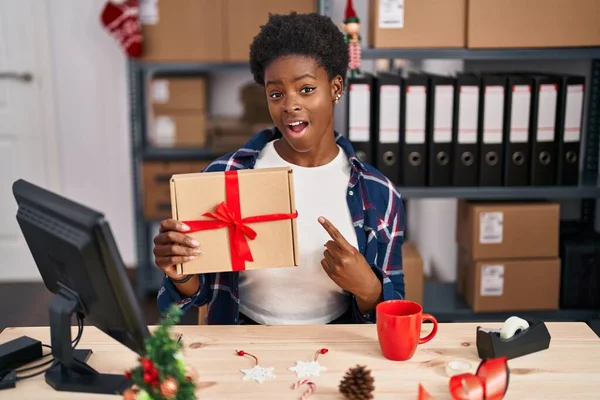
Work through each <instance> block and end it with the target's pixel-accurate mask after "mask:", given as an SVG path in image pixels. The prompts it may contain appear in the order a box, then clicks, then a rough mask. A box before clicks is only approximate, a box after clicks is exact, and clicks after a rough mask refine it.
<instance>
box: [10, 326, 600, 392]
mask: <svg viewBox="0 0 600 400" xmlns="http://www.w3.org/2000/svg"><path fill="white" fill-rule="evenodd" d="M482 325H483V326H486V327H499V326H500V325H499V324H497V323H490V324H482ZM547 325H548V328H549V330H550V333H551V335H552V342H551V344H550V349H548V350H545V351H543V352H538V353H534V354H530V355H527V356H524V357H521V358H518V359H514V360H510V361H509V367H510V369H511V376H510V386H509V388H508V393H507V395H506V397H505V399H508V400H510V399H528V400H535V399H544V400H549V399H561V400H565V399H598V398H599V396H600V339H598V337H597V336H596V335H595V334H594V333H593V332H592V330H591V329H590V328H589V327H588V326H587V325H585V324H584V323H548V324H547ZM429 326H430V325H429ZM476 327H477V324H463V323H461V324H440V326H439V331H438V334H437V336H436V337H435V338H434V339H433V340H432V341H431V342H429V343H427V344H425V345H422V346H420V348H419V349H418V350H417V352H416V354H415V356H414V357H413V359H412V360H410V361H407V362H392V361H388V360H386V359H385V358H383V356H382V355H381V352H380V350H379V344H378V342H377V333H376V328H375V326H374V325H345V326H344V325H329V326H316V327H297V326H296V327H294V326H288V327H282V326H181V327H177V329H175V332H179V333H182V334H183V337H182V340H183V342H184V344H185V355H186V360H187V362H188V363H189V364H191V365H193V366H194V367H195V368H196V369H197V370H198V372H199V374H200V379H201V381H203V382H215V384H214V385H212V386H208V387H205V388H203V389H201V390H199V391H198V398H199V399H203V400H208V399H240V400H241V399H278V400H285V399H297V398H299V396H300V394H301V392H302V390H301V389H299V390H297V391H292V390H291V389H290V385H292V384H293V383H294V382H295V381H296V379H297V378H296V375H295V374H294V373H293V372H291V371H288V367H291V366H293V365H294V364H295V362H296V361H297V360H306V361H308V360H310V359H312V357H313V356H314V353H315V351H316V350H317V349H319V348H321V347H326V348H328V349H329V353H328V354H325V355H321V356H319V361H320V362H321V365H323V366H325V367H326V368H327V371H324V372H322V373H321V376H319V377H314V378H312V379H313V380H314V382H315V383H316V384H317V390H316V392H315V393H314V394H313V395H312V396H311V398H310V399H315V400H317V399H342V397H341V395H340V394H339V393H338V391H337V386H338V383H339V382H340V380H341V379H342V377H343V375H344V373H345V371H346V370H347V369H348V368H349V367H351V366H354V365H356V364H366V365H367V366H368V367H369V368H371V369H372V372H373V376H374V378H375V386H376V391H375V399H411V400H415V399H417V388H418V384H419V382H420V383H422V384H423V385H424V387H425V388H426V389H427V390H428V391H429V392H430V393H431V394H432V395H433V396H435V398H436V399H438V400H441V399H450V396H449V392H448V382H449V378H448V377H447V376H446V374H445V363H446V362H447V361H448V360H450V359H455V358H459V359H464V360H467V361H469V362H470V363H471V365H472V368H471V371H470V372H475V369H476V367H477V366H478V364H479V362H480V360H479V359H478V357H477V349H476V347H475V343H474V341H475V332H476ZM75 329H76V328H75ZM75 329H74V330H73V332H74V333H75ZM428 329H430V328H429V327H428V326H426V327H424V328H423V330H424V331H425V330H428ZM424 333H425V332H424ZM21 335H28V336H31V337H35V338H38V339H40V340H42V342H43V343H49V331H48V328H45V327H43V328H40V327H36V328H16V329H15V328H9V329H6V330H5V331H4V332H2V334H0V342H5V341H8V340H10V339H14V338H16V337H18V336H21ZM78 348H81V349H83V348H91V349H92V350H93V351H94V354H93V355H92V357H91V358H90V360H89V361H88V363H89V364H90V365H91V366H92V367H94V368H96V369H98V370H99V371H101V372H106V373H121V372H123V371H124V370H125V369H128V368H130V367H131V366H133V365H134V364H135V360H136V355H135V354H134V353H133V352H131V351H130V350H128V349H127V348H125V347H124V346H122V345H121V344H119V343H117V342H115V341H114V340H112V339H111V338H109V337H108V336H106V335H104V334H103V333H101V332H99V331H98V330H96V329H95V328H93V327H89V326H88V327H85V329H84V334H83V338H82V339H81V342H80V345H79V346H78ZM236 349H243V350H245V351H248V352H250V353H252V354H254V355H256V356H257V357H258V360H259V362H260V365H261V366H263V367H269V366H272V367H275V374H276V380H274V381H269V382H265V383H263V384H259V383H256V382H252V381H243V380H242V376H243V374H242V373H241V372H240V369H242V368H251V366H252V362H253V360H252V359H251V358H250V357H239V356H237V355H236V354H235V350H236ZM42 396H43V397H42ZM4 398H10V399H18V400H38V399H42V398H43V399H48V400H55V399H56V400H58V399H65V400H69V399H90V400H94V399H108V398H115V399H117V398H119V396H103V395H85V394H77V393H59V392H55V391H54V390H53V389H51V388H50V387H49V386H47V385H46V383H45V381H44V377H43V375H40V376H38V377H36V378H33V379H30V380H26V381H23V382H18V383H17V388H15V389H10V390H5V391H0V399H4Z"/></svg>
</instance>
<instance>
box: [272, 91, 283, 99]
mask: <svg viewBox="0 0 600 400" xmlns="http://www.w3.org/2000/svg"><path fill="white" fill-rule="evenodd" d="M269 97H270V98H272V99H278V98H279V97H281V93H279V92H273V93H271V94H270V95H269Z"/></svg>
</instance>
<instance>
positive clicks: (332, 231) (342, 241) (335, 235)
mask: <svg viewBox="0 0 600 400" xmlns="http://www.w3.org/2000/svg"><path fill="white" fill-rule="evenodd" d="M319 222H320V223H321V225H323V228H325V230H326V231H327V233H329V236H331V238H332V239H333V240H334V241H335V242H336V243H338V244H339V245H340V246H341V247H342V248H348V246H350V243H348V241H346V238H344V236H343V235H342V234H341V233H340V231H338V229H337V228H336V227H335V226H333V224H332V223H331V222H329V220H327V219H326V218H323V217H319Z"/></svg>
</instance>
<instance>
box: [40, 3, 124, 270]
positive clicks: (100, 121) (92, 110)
mask: <svg viewBox="0 0 600 400" xmlns="http://www.w3.org/2000/svg"><path fill="white" fill-rule="evenodd" d="M46 1H48V2H49V7H48V10H49V15H48V18H49V26H50V32H49V36H50V38H51V46H52V49H51V54H52V57H53V63H54V73H55V77H54V78H55V88H56V93H55V99H56V104H55V107H56V110H57V132H58V138H59V149H60V154H61V176H60V178H61V179H60V180H61V184H62V192H63V194H64V195H66V196H68V197H70V198H72V199H73V200H75V201H79V202H81V203H83V204H85V205H87V206H89V207H92V208H96V209H97V210H99V211H102V212H104V213H105V214H106V216H107V218H108V219H109V221H110V224H111V227H112V230H113V233H114V234H115V237H116V240H117V244H118V246H119V249H120V251H121V253H122V256H123V260H124V262H125V263H127V264H135V262H136V257H135V253H134V229H133V198H132V180H131V163H130V140H129V123H128V113H129V106H128V94H127V79H126V78H127V75H126V72H127V71H126V59H125V56H124V54H123V53H122V52H121V50H120V48H119V47H118V46H117V45H116V43H115V41H114V40H113V39H112V37H110V36H109V35H108V34H107V32H106V31H104V30H103V28H102V25H101V23H100V19H99V18H100V12H101V10H102V8H103V6H104V4H105V0H87V1H81V0H46ZM109 160H110V161H109Z"/></svg>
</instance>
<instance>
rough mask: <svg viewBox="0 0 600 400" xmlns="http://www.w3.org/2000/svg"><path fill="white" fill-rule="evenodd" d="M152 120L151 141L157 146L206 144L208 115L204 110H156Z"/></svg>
mask: <svg viewBox="0 0 600 400" xmlns="http://www.w3.org/2000/svg"><path fill="white" fill-rule="evenodd" d="M151 121H152V126H151V132H152V136H151V143H152V145H153V146H155V147H204V146H205V145H206V141H207V133H206V130H207V126H206V125H207V116H206V114H205V112H204V111H191V112H187V111H183V112H181V111H164V112H156V113H154V115H153V116H152V118H151Z"/></svg>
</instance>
